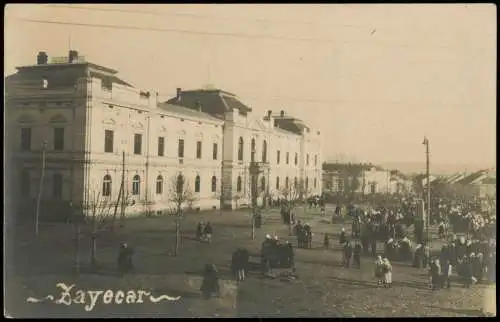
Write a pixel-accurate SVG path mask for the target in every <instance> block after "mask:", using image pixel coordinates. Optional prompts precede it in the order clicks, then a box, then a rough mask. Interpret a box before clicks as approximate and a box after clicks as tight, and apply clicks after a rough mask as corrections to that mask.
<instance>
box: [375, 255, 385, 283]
mask: <svg viewBox="0 0 500 322" xmlns="http://www.w3.org/2000/svg"><path fill="white" fill-rule="evenodd" d="M383 266H384V261H383V260H382V256H377V260H376V261H375V277H376V278H377V284H379V285H380V284H382V282H383V278H384V272H383Z"/></svg>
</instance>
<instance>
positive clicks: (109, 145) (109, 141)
mask: <svg viewBox="0 0 500 322" xmlns="http://www.w3.org/2000/svg"><path fill="white" fill-rule="evenodd" d="M114 136H115V133H114V132H113V131H111V130H104V152H105V153H113V140H114Z"/></svg>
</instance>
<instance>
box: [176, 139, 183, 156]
mask: <svg viewBox="0 0 500 322" xmlns="http://www.w3.org/2000/svg"><path fill="white" fill-rule="evenodd" d="M177 156H178V157H179V158H184V139H179V148H178V151H177Z"/></svg>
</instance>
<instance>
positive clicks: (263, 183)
mask: <svg viewBox="0 0 500 322" xmlns="http://www.w3.org/2000/svg"><path fill="white" fill-rule="evenodd" d="M260 190H261V191H266V178H265V177H262V178H260Z"/></svg>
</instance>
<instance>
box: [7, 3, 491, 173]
mask: <svg viewBox="0 0 500 322" xmlns="http://www.w3.org/2000/svg"><path fill="white" fill-rule="evenodd" d="M77 8H94V9H100V10H83V9H77ZM110 8H111V9H117V10H103V9H110ZM20 19H35V20H48V21H55V22H68V23H76V24H91V25H100V26H101V27H89V26H82V25H68V24H65V25H62V24H44V23H35V22H29V21H26V20H24V21H23V20H20ZM102 25H114V26H121V27H127V28H129V29H124V28H121V29H119V28H104V27H102ZM130 27H132V28H135V30H132V29H130ZM144 29H147V30H144ZM70 43H71V48H72V49H75V50H78V51H79V53H80V54H81V55H83V56H85V57H86V59H87V60H89V61H92V62H94V63H97V64H101V65H105V66H108V67H111V68H115V69H117V70H119V71H120V74H121V75H122V77H123V78H124V79H125V80H127V81H130V82H131V83H133V84H134V85H136V86H137V87H140V88H144V89H154V90H158V91H159V92H160V94H161V95H162V96H163V97H165V98H166V97H169V96H172V95H174V94H175V89H176V88H177V87H181V88H183V89H193V88H200V87H203V86H205V85H207V84H213V85H214V86H215V87H217V88H221V89H224V90H227V91H230V92H233V93H235V94H237V95H238V96H239V97H240V98H241V99H242V100H243V101H244V102H245V103H247V104H248V105H250V106H251V107H252V108H253V109H254V111H255V113H257V114H261V115H264V113H265V110H268V109H271V110H273V111H279V110H282V109H283V110H285V111H286V112H287V113H289V114H291V115H294V116H296V117H298V118H301V119H303V120H304V121H305V122H307V123H308V124H310V125H311V126H312V127H317V128H319V129H321V132H322V134H323V135H324V138H325V144H324V152H325V156H326V157H327V158H330V159H333V160H335V159H339V160H340V159H342V160H344V161H347V160H349V161H371V162H373V163H386V162H391V163H394V162H413V163H414V162H417V163H421V162H423V161H425V155H424V151H425V149H424V146H423V145H422V140H423V137H424V135H426V136H427V137H428V138H429V140H430V142H431V153H432V154H431V160H432V161H433V162H435V163H439V164H462V165H469V166H471V167H472V166H474V165H478V164H480V165H481V166H483V165H484V166H493V165H494V164H495V158H496V135H495V131H496V128H495V126H496V124H495V123H496V114H495V113H496V105H495V104H496V8H495V6H494V5H486V4H468V5H465V4H460V5H458V4H457V5H455V4H450V5H383V4H376V5H364V4H363V5H350V4H349V5H345V4H336V5H331V4H322V5H319V4H316V5H305V4H302V5H267V4H266V5H243V4H237V5H220V4H217V5H150V4H147V5H118V4H115V5H72V8H68V6H65V7H59V8H57V7H55V6H50V5H8V7H7V8H6V19H5V64H6V74H11V73H13V72H15V66H20V65H26V64H34V63H35V62H36V54H37V52H38V51H46V52H47V53H48V55H49V56H65V55H67V51H68V49H69V46H70Z"/></svg>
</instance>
